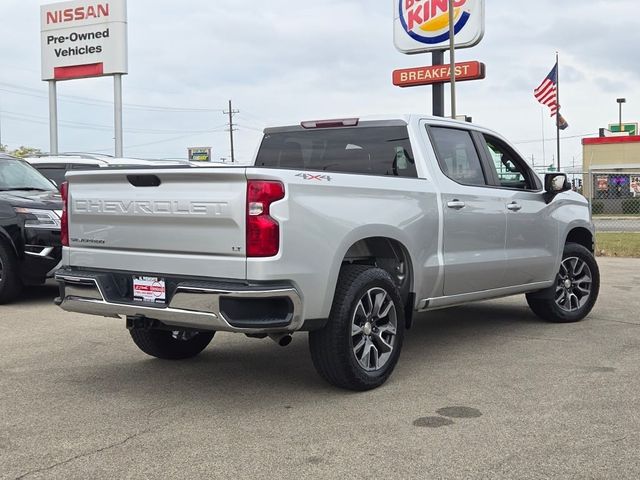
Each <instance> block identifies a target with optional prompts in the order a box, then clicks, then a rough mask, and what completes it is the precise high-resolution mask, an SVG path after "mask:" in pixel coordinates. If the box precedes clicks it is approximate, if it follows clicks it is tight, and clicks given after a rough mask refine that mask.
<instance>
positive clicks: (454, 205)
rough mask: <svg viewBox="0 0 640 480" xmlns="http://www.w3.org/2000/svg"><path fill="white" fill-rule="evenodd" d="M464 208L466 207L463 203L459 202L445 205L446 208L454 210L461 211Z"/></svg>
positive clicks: (455, 201) (454, 201)
mask: <svg viewBox="0 0 640 480" xmlns="http://www.w3.org/2000/svg"><path fill="white" fill-rule="evenodd" d="M465 206H466V205H465V203H464V202H461V201H460V200H452V201H451V202H448V203H447V207H449V208H453V209H454V210H461V209H463V208H464V207H465Z"/></svg>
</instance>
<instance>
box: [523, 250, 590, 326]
mask: <svg viewBox="0 0 640 480" xmlns="http://www.w3.org/2000/svg"><path fill="white" fill-rule="evenodd" d="M599 291H600V270H599V269H598V264H597V263H596V259H595V257H594V256H593V254H592V253H591V252H590V251H589V250H587V249H586V248H584V247H583V246H582V245H578V244H576V243H568V244H567V245H565V247H564V252H563V255H562V263H561V264H560V271H559V272H558V274H557V275H556V282H555V284H554V285H553V286H552V287H550V288H549V289H547V290H545V291H543V292H537V293H534V294H528V295H527V302H528V304H529V307H530V308H531V310H533V312H534V313H535V314H536V315H538V316H539V317H541V318H542V319H544V320H547V321H548V322H554V323H570V322H579V321H580V320H582V319H583V318H584V317H586V316H587V315H588V314H589V312H591V309H592V308H593V306H594V305H595V303H596V300H597V299H598V293H599Z"/></svg>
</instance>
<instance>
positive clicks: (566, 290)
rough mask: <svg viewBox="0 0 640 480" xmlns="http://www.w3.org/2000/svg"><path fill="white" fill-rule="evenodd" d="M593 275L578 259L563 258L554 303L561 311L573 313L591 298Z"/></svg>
mask: <svg viewBox="0 0 640 480" xmlns="http://www.w3.org/2000/svg"><path fill="white" fill-rule="evenodd" d="M592 282H593V275H592V273H591V269H590V268H589V265H587V263H586V262H585V261H584V260H582V259H580V258H578V257H569V258H565V259H564V260H563V261H562V264H561V265H560V272H559V273H558V281H557V283H556V295H555V301H556V305H558V306H559V307H560V308H561V309H562V310H564V311H566V312H574V311H576V310H578V309H580V308H582V307H583V306H584V305H585V304H586V303H587V302H588V301H589V297H590V296H591V285H592Z"/></svg>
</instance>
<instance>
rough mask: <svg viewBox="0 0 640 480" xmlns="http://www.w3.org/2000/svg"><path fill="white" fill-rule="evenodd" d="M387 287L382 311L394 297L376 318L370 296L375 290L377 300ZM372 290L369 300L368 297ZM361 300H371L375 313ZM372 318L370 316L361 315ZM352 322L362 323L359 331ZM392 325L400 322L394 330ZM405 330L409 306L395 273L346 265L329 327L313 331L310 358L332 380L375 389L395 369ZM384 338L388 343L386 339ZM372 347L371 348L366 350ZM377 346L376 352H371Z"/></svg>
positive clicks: (342, 385) (351, 387)
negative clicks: (393, 331)
mask: <svg viewBox="0 0 640 480" xmlns="http://www.w3.org/2000/svg"><path fill="white" fill-rule="evenodd" d="M382 292H384V293H386V296H383V297H382V300H380V303H381V304H382V305H381V306H379V307H378V313H380V310H381V309H382V308H385V309H386V307H388V306H389V303H390V302H393V306H392V307H391V309H390V310H388V311H387V314H386V315H385V316H384V317H382V316H378V317H376V315H375V314H373V313H374V312H375V308H376V307H375V306H374V305H373V303H372V300H371V299H372V297H371V295H375V298H374V300H375V301H378V299H379V298H381V296H382ZM367 295H368V300H366V299H365V296H367ZM361 299H362V300H363V305H364V303H367V304H369V305H370V307H371V308H370V311H371V313H372V315H371V317H370V316H368V315H367V314H366V312H365V310H366V309H367V308H368V307H364V306H363V307H360V305H359V302H360V300H361ZM385 302H387V303H385ZM356 309H358V313H356ZM369 318H371V320H364V321H363V320H362V319H369ZM394 318H395V325H393V323H394V320H393V319H394ZM352 323H354V324H358V325H361V324H362V326H361V327H358V326H357V327H355V328H356V329H357V328H360V330H361V331H360V333H353V330H352ZM390 325H391V326H394V327H395V333H394V334H392V333H391V332H392V330H391V329H390V328H389V326H390ZM404 330H405V317H404V306H403V303H402V300H401V298H400V294H399V293H398V288H397V286H396V285H395V283H394V282H393V279H392V278H391V276H390V275H389V274H388V273H387V272H386V271H385V270H382V269H380V268H372V267H368V266H365V265H346V266H344V267H342V270H341V271H340V277H339V278H338V284H337V287H336V293H335V296H334V299H333V305H332V307H331V313H330V315H329V321H328V322H327V324H326V326H325V327H324V328H322V329H320V330H316V331H312V332H310V333H309V349H310V351H311V359H312V360H313V364H314V366H315V368H316V370H317V371H318V373H319V374H320V376H321V377H322V378H324V379H325V380H326V381H328V382H329V383H331V384H333V385H335V386H337V387H340V388H345V389H349V390H357V391H364V390H370V389H373V388H376V387H379V386H380V385H382V384H383V383H384V382H385V381H386V380H387V379H388V378H389V376H390V375H391V373H392V372H393V369H394V368H395V366H396V363H397V362H398V358H399V356H400V350H401V349H402V342H403V339H404ZM365 332H369V333H365ZM361 341H365V343H364V345H363V346H362V347H361V348H362V350H359V351H360V352H363V353H362V355H363V357H362V358H361V359H360V360H358V358H357V355H358V353H357V351H354V350H355V348H354V342H355V343H356V348H357V345H359V344H360V343H361ZM383 341H384V342H385V343H384V344H382V343H381V342H383ZM381 345H382V346H383V347H384V348H388V345H391V346H392V349H391V351H390V352H389V351H387V352H384V351H383V349H382V347H381ZM367 348H369V351H368V354H367V355H365V354H364V352H365V351H366V349H367ZM374 350H375V355H374V354H373V353H372V352H373V351H374ZM381 352H382V353H381ZM385 357H386V358H385ZM383 358H384V364H381V365H380V368H375V364H377V363H378V362H380V363H381V362H382V359H383ZM360 361H362V362H364V363H367V364H369V366H370V367H371V364H372V363H373V364H374V366H373V367H371V368H373V370H368V369H366V368H365V367H363V365H362V364H361V363H360Z"/></svg>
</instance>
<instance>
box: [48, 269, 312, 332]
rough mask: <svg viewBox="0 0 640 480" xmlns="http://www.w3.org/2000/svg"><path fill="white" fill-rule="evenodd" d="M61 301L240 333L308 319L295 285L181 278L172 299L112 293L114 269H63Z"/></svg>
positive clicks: (96, 311)
mask: <svg viewBox="0 0 640 480" xmlns="http://www.w3.org/2000/svg"><path fill="white" fill-rule="evenodd" d="M55 278H56V280H57V281H58V284H59V286H60V307H61V308H62V309H64V310H67V311H69V312H77V313H85V314H89V315H99V316H103V317H116V318H119V317H121V316H125V317H138V318H140V317H142V318H149V319H154V320H158V321H160V322H162V323H163V324H165V325H167V326H171V327H178V328H189V329H199V330H215V331H225V332H240V333H250V334H251V333H270V332H294V331H297V330H300V328H301V327H302V325H303V318H302V300H301V298H300V294H299V293H298V291H297V290H296V289H295V288H294V287H293V286H290V285H246V284H238V285H237V286H234V285H233V284H229V283H227V282H225V283H216V282H204V281H200V280H197V281H179V282H178V283H177V285H176V287H175V290H174V292H173V294H172V295H171V297H170V298H169V299H168V304H167V305H166V306H165V305H162V306H159V305H154V304H145V303H143V302H139V301H129V300H128V299H122V298H117V299H114V298H110V296H109V294H107V293H105V290H106V291H111V292H112V291H113V288H111V287H112V285H111V284H110V281H111V278H110V274H109V273H93V272H85V271H74V270H68V269H65V270H60V271H58V272H57V273H56V277H55Z"/></svg>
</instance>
